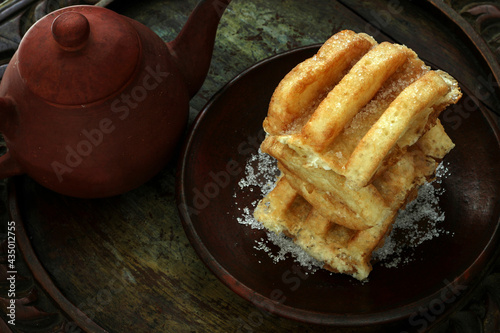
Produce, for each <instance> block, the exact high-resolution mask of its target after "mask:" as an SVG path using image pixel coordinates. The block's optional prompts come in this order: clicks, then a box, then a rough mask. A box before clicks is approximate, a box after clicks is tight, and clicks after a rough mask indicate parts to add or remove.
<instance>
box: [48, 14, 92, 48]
mask: <svg viewBox="0 0 500 333" xmlns="http://www.w3.org/2000/svg"><path fill="white" fill-rule="evenodd" d="M89 34H90V25H89V21H88V20H87V18H86V17H85V16H84V15H83V14H80V13H78V12H74V11H68V12H64V13H62V14H60V15H59V16H57V17H56V18H55V19H54V21H53V22H52V36H53V37H54V39H55V40H56V42H57V43H58V44H59V45H60V46H61V47H62V48H63V49H65V50H67V51H76V50H79V49H81V48H82V47H83V46H85V43H86V41H87V39H88V38H89Z"/></svg>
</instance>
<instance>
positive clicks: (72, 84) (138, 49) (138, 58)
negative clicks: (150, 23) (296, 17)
mask: <svg viewBox="0 0 500 333" xmlns="http://www.w3.org/2000/svg"><path fill="white" fill-rule="evenodd" d="M229 2H230V1H229V0H227V1H221V0H214V1H211V0H208V1H202V2H201V3H200V4H199V5H198V7H197V8H196V9H195V10H194V11H193V13H192V15H191V17H190V18H189V20H188V22H187V23H186V25H185V27H184V28H183V30H182V31H181V33H180V34H179V36H178V37H177V38H176V39H175V40H174V41H172V42H170V43H168V44H166V43H165V42H163V41H162V39H161V38H160V37H158V36H157V35H156V34H155V33H154V32H153V31H151V30H150V29H149V28H147V27H145V26H144V25H142V24H140V23H138V22H136V21H134V20H132V19H129V18H127V17H124V16H121V15H119V14H117V13H115V12H113V11H111V10H108V9H105V8H101V7H95V6H72V7H66V8H63V9H60V10H58V11H55V12H52V13H50V14H48V15H47V16H45V17H44V18H42V19H40V20H39V21H38V22H37V23H35V25H33V27H32V28H31V29H30V30H29V31H28V32H27V33H26V35H25V36H24V38H23V40H22V41H21V44H20V46H19V49H18V50H17V52H16V53H15V55H14V56H13V58H12V60H11V61H10V63H9V66H8V67H7V70H6V71H5V74H4V77H3V79H2V82H1V84H0V131H1V132H2V133H3V135H4V138H5V141H6V144H7V147H8V151H7V153H6V154H5V155H3V156H2V157H0V178H6V177H10V176H13V175H18V174H27V175H29V176H30V177H32V178H33V179H34V180H35V181H37V182H38V183H40V184H41V185H43V186H45V187H47V188H50V189H52V190H54V191H56V192H59V193H62V194H65V195H69V196H76V197H86V198H96V197H107V196H112V195H116V194H120V193H124V192H127V191H129V190H131V189H133V188H135V187H137V186H139V185H141V184H143V183H144V182H146V181H147V180H148V179H150V178H151V177H152V176H153V175H155V174H156V173H157V172H158V171H159V170H160V169H161V168H163V167H164V166H165V165H166V163H167V162H168V161H169V159H170V158H171V157H172V155H173V153H174V150H175V147H176V146H177V144H178V141H179V139H180V137H181V134H182V132H183V130H184V128H185V125H186V122H187V117H188V111H189V99H190V97H192V96H193V95H194V94H196V92H197V91H198V90H199V88H200V87H201V85H202V83H203V81H204V79H205V77H206V75H207V72H208V68H209V65H210V61H211V57H212V49H213V44H214V39H215V32H216V30H217V25H218V22H219V19H220V17H221V15H222V13H223V11H224V9H225V8H226V6H227V5H228V3H229Z"/></svg>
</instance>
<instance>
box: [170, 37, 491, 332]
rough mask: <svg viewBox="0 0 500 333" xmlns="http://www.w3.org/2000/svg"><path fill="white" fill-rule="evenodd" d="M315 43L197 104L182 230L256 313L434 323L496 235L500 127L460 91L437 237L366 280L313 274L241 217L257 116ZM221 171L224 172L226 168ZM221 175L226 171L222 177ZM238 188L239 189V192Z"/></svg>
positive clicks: (182, 184) (184, 177)
mask: <svg viewBox="0 0 500 333" xmlns="http://www.w3.org/2000/svg"><path fill="white" fill-rule="evenodd" d="M316 50H317V46H311V47H305V48H301V49H296V50H293V51H290V52H287V53H284V54H281V55H278V56H275V57H272V58H270V59H267V60H264V61H262V62H260V63H258V64H256V65H255V66H253V67H251V68H249V69H248V70H247V71H245V72H244V73H242V74H241V75H239V76H238V77H236V78H235V79H234V80H232V81H231V82H230V83H228V84H227V85H226V86H225V87H224V88H223V89H222V90H221V91H220V92H218V93H217V94H216V95H215V96H214V97H213V98H212V100H211V101H210V102H209V103H208V104H207V105H206V106H205V108H204V109H203V110H202V111H201V113H200V114H199V116H198V117H197V119H196V120H195V122H194V124H193V127H192V131H191V132H190V134H189V137H188V139H187V141H186V143H185V146H184V150H183V155H182V158H181V160H180V164H179V169H178V178H177V179H178V180H177V181H178V184H177V185H178V205H179V210H180V213H181V217H182V221H183V223H184V227H185V230H186V233H187V235H188V237H189V239H190V241H191V243H192V245H193V246H194V248H195V249H196V251H197V252H198V254H199V256H200V257H201V259H202V260H203V261H204V262H205V263H206V265H207V266H208V267H209V268H210V269H211V270H212V271H213V273H214V274H215V275H216V276H217V277H218V278H219V279H220V280H221V281H222V282H223V283H225V284H226V285H227V286H228V287H229V288H230V289H232V290H233V291H234V292H236V293H237V294H238V295H240V296H242V297H243V298H245V299H247V300H249V301H250V302H252V303H254V304H255V305H257V307H259V308H261V309H265V310H267V311H270V312H272V313H275V314H278V315H281V316H284V317H288V318H292V319H296V320H299V321H304V322H310V323H320V324H327V325H338V326H361V325H369V324H375V323H386V322H391V321H395V320H409V321H410V322H409V323H410V324H411V325H413V326H414V327H417V328H423V327H424V326H425V327H427V326H428V325H430V324H432V322H433V321H434V320H435V319H436V318H437V317H438V316H439V315H441V314H443V313H445V312H446V311H447V310H448V309H451V308H453V307H454V306H456V305H457V304H459V303H460V299H461V298H462V297H463V296H464V295H465V294H467V293H468V291H470V290H471V289H472V287H473V285H474V284H475V282H476V281H477V280H478V279H479V278H480V276H481V275H482V274H483V273H484V270H485V269H486V267H487V264H488V262H489V261H490V259H491V257H492V256H493V255H494V252H495V249H496V248H497V246H496V244H497V239H498V235H499V227H498V225H499V212H500V203H499V200H498V198H499V191H500V180H499V177H498V175H499V174H500V173H499V172H500V170H499V162H500V149H499V140H498V131H497V129H496V128H495V126H494V125H493V122H492V120H491V119H490V117H489V116H488V112H487V111H486V110H485V109H483V107H482V106H481V105H479V104H478V103H477V102H476V100H475V99H474V98H473V96H471V95H470V94H469V93H468V92H467V90H466V88H465V87H463V90H464V97H463V98H462V100H461V102H460V103H459V104H458V105H456V106H454V107H453V108H452V109H451V111H447V112H446V113H444V114H443V117H442V122H443V125H444V126H445V128H446V130H447V132H448V133H449V135H450V137H451V138H452V139H453V141H454V142H455V143H456V148H455V149H453V151H452V152H451V153H450V154H449V155H448V156H447V157H446V160H445V162H446V163H447V164H448V168H449V171H450V175H449V176H448V177H447V178H445V180H444V182H443V184H442V186H443V187H444V189H445V193H444V194H443V195H442V196H441V199H440V206H441V208H442V210H443V211H444V212H445V214H446V220H445V222H443V224H442V225H441V227H442V228H444V229H445V230H449V231H451V232H452V233H453V235H451V234H450V235H442V236H440V237H438V238H435V239H433V240H430V241H427V242H425V243H423V244H421V245H420V246H419V247H418V248H417V249H415V250H414V251H415V253H414V255H415V260H413V261H411V262H409V263H407V264H404V265H400V267H398V268H385V267H383V266H379V265H374V269H373V271H372V273H371V275H370V278H369V281H368V282H366V283H360V282H357V281H355V280H353V279H352V278H350V277H348V276H345V275H339V274H330V273H328V272H326V271H322V270H321V271H317V272H316V273H314V274H309V275H304V271H306V269H305V268H301V267H300V266H298V265H297V263H295V262H294V261H293V259H287V260H285V261H280V262H278V263H273V261H272V259H271V258H270V257H269V256H268V255H267V254H266V253H264V252H263V251H260V250H256V249H255V248H254V246H255V240H257V239H260V238H261V237H266V235H265V232H263V231H262V230H256V229H251V228H250V227H248V226H246V225H242V224H240V223H238V222H237V220H236V218H237V217H239V216H241V211H240V210H239V209H240V208H241V207H245V206H248V205H250V203H251V202H253V201H255V200H258V199H260V194H259V192H258V191H254V192H251V193H250V194H249V193H245V194H243V193H242V192H241V191H240V190H239V186H238V181H239V180H240V179H241V178H242V177H243V176H244V171H243V169H244V166H245V164H246V162H247V160H248V159H249V158H250V157H251V156H252V154H255V152H256V149H257V147H258V144H259V143H260V140H261V139H262V121H263V119H264V117H265V115H266V113H267V105H268V103H269V100H270V97H271V95H272V93H273V91H274V88H275V87H276V85H277V84H278V82H279V81H280V80H281V78H282V77H283V76H284V75H285V74H286V73H287V72H288V71H289V70H290V69H291V68H293V67H294V66H295V65H296V64H297V63H299V62H301V61H303V60H304V59H306V58H308V57H310V56H311V55H313V54H314V53H315V51H316ZM222 174H225V175H226V176H227V177H226V176H223V175H222ZM217 175H219V176H220V177H219V178H217ZM235 193H236V195H235Z"/></svg>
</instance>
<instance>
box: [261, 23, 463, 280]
mask: <svg viewBox="0 0 500 333" xmlns="http://www.w3.org/2000/svg"><path fill="white" fill-rule="evenodd" d="M460 97H461V93H460V89H459V87H458V84H457V82H456V81H455V79H454V78H453V77H451V76H450V75H449V74H447V73H445V72H443V71H439V70H431V69H430V68H429V67H428V66H426V65H425V64H424V63H423V61H422V60H420V59H419V58H418V56H417V55H416V54H415V52H413V51H412V50H410V49H409V48H407V47H406V46H403V45H397V44H392V43H388V42H383V43H380V44H379V43H377V42H376V41H375V40H374V39H373V38H372V37H370V36H368V35H366V34H363V33H355V32H353V31H347V30H346V31H341V32H339V33H337V34H335V35H334V36H332V37H331V38H330V39H329V40H328V41H326V43H325V44H324V45H323V46H322V47H321V48H320V50H319V51H318V53H317V54H316V55H315V56H313V57H312V58H310V59H307V60H306V61H304V62H302V63H300V64H298V65H297V66H296V67H295V68H294V69H293V70H292V71H291V72H290V73H288V74H287V75H286V76H285V77H284V78H283V80H282V81H281V82H280V84H279V85H278V87H277V88H276V90H275V92H274V94H273V97H272V99H271V102H270V105H269V110H268V114H267V117H266V119H265V120H264V129H265V131H266V133H267V136H266V139H265V140H264V142H263V143H262V145H261V150H262V151H263V152H266V153H268V154H270V155H271V156H273V157H274V158H276V159H277V161H278V167H279V169H280V171H281V175H280V177H279V179H278V180H277V183H276V186H275V188H274V190H272V191H271V192H270V193H269V194H268V195H267V196H266V197H265V198H263V199H262V200H261V201H260V203H259V204H258V206H257V208H256V210H255V212H254V215H255V218H256V219H257V220H258V221H260V222H262V223H263V225H264V226H265V227H266V228H267V229H269V230H271V231H273V232H276V233H285V234H286V235H287V236H289V237H291V238H292V239H293V240H294V241H295V242H296V243H297V244H298V245H299V246H301V247H302V248H303V249H304V250H305V251H306V252H308V253H309V254H310V255H311V256H313V257H314V258H316V259H318V260H319V261H321V262H323V263H324V267H325V268H326V269H329V270H331V271H333V272H339V273H345V274H350V275H352V276H353V277H355V278H357V279H359V280H364V279H366V278H367V277H368V275H369V273H370V271H371V269H372V267H371V264H370V260H371V256H372V252H373V251H374V250H375V249H376V248H378V247H379V246H381V245H382V244H383V242H384V238H385V236H386V235H387V234H388V232H389V231H390V230H391V225H392V224H393V223H394V221H395V218H396V215H397V212H398V210H399V209H400V208H402V207H404V205H405V204H406V203H407V202H409V201H410V200H412V199H414V197H415V196H416V192H417V190H418V187H419V186H420V185H422V184H423V183H424V182H426V181H428V180H429V179H430V178H432V177H433V176H434V173H435V170H436V167H437V165H438V163H439V162H440V161H441V160H442V159H443V157H444V156H445V155H446V154H447V153H448V152H449V151H450V150H451V149H452V148H453V146H454V144H453V142H452V141H451V139H450V138H449V137H448V135H447V134H446V132H445V130H444V128H443V126H442V125H441V123H440V121H439V119H438V116H439V114H440V112H441V111H442V110H444V109H445V108H446V107H447V106H448V105H450V104H453V103H456V102H457V101H458V100H459V99H460Z"/></svg>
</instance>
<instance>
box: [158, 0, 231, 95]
mask: <svg viewBox="0 0 500 333" xmlns="http://www.w3.org/2000/svg"><path fill="white" fill-rule="evenodd" d="M230 2H231V0H202V1H201V2H200V3H199V4H198V6H197V7H196V8H195V9H194V11H193V12H192V13H191V15H190V16H189V18H188V20H187V22H186V24H185V25H184V27H183V28H182V30H181V32H180V33H179V35H178V36H177V37H176V38H175V39H174V40H173V41H171V42H169V43H167V47H168V48H169V51H170V54H171V55H172V57H173V58H174V61H175V62H176V64H177V66H178V67H179V69H180V71H181V73H182V74H183V76H184V80H185V82H186V84H187V87H188V92H189V96H190V97H193V96H194V95H196V93H197V92H198V90H199V89H200V88H201V86H202V84H203V81H205V78H206V76H207V74H208V69H209V67H210V62H211V60H212V52H213V47H214V42H215V35H216V32H217V27H218V24H219V21H220V19H221V17H222V15H223V14H224V11H225V9H226V7H227V6H228V5H229V3H230Z"/></svg>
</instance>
